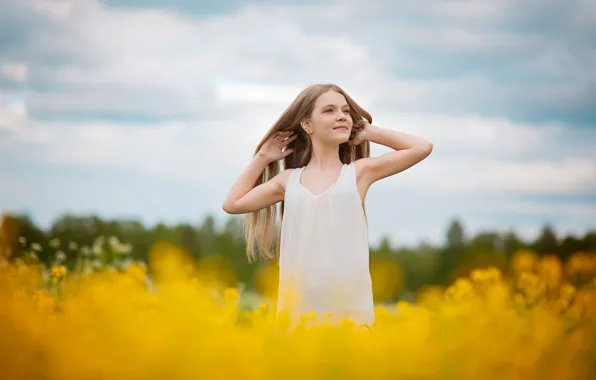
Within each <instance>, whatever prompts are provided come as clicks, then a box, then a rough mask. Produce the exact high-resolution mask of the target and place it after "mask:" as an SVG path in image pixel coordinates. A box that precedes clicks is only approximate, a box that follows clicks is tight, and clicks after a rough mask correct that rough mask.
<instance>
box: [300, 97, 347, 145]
mask: <svg viewBox="0 0 596 380" xmlns="http://www.w3.org/2000/svg"><path fill="white" fill-rule="evenodd" d="M302 126H303V128H304V129H305V130H306V132H308V133H310V136H311V138H313V139H318V140H319V141H322V142H325V143H330V144H331V143H333V144H342V143H345V142H346V141H348V139H349V138H350V133H351V131H352V117H351V116H350V107H349V106H348V103H347V102H346V98H344V96H343V95H342V94H340V93H339V92H336V91H333V90H330V91H328V92H326V93H324V94H323V95H321V96H319V98H318V99H317V101H316V102H315V107H314V109H313V112H312V115H311V118H310V120H308V121H306V122H303V123H302Z"/></svg>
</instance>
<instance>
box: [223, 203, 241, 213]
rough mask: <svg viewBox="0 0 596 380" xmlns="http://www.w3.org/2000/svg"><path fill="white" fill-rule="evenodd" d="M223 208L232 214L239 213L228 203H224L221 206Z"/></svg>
mask: <svg viewBox="0 0 596 380" xmlns="http://www.w3.org/2000/svg"><path fill="white" fill-rule="evenodd" d="M221 209H222V210H224V211H225V212H226V213H227V214H231V215H234V214H237V212H235V210H234V207H233V206H232V205H230V204H227V203H224V204H223V205H222V206H221Z"/></svg>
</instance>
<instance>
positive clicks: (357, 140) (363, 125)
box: [348, 118, 370, 145]
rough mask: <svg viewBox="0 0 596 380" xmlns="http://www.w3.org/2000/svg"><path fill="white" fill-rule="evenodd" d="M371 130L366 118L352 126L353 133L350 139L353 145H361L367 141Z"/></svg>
mask: <svg viewBox="0 0 596 380" xmlns="http://www.w3.org/2000/svg"><path fill="white" fill-rule="evenodd" d="M369 130H370V123H369V122H368V120H366V119H365V118H362V119H360V120H359V121H358V122H356V123H354V125H353V126H352V133H351V134H350V139H349V140H348V141H349V143H350V144H351V145H359V144H362V143H363V142H365V141H367V136H366V135H367V133H368V131H369Z"/></svg>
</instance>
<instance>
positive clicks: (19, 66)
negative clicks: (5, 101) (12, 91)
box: [0, 62, 28, 83]
mask: <svg viewBox="0 0 596 380" xmlns="http://www.w3.org/2000/svg"><path fill="white" fill-rule="evenodd" d="M27 69H28V67H27V64H26V63H23V62H5V63H0V79H3V78H4V79H8V80H9V81H14V82H24V81H26V80H27V76H28V75H27V74H28V70H27ZM0 83H1V82H0Z"/></svg>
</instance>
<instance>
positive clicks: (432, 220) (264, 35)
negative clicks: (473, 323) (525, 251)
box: [0, 0, 596, 245]
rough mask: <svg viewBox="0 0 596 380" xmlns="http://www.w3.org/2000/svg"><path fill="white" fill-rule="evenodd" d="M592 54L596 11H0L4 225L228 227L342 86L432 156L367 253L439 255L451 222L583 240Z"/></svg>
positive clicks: (383, 207) (543, 7) (386, 1)
mask: <svg viewBox="0 0 596 380" xmlns="http://www.w3.org/2000/svg"><path fill="white" fill-rule="evenodd" d="M365 4H366V5H365ZM594 35H596V3H595V2H593V1H589V0H567V1H565V0H525V1H513V0H474V1H464V0H444V1H428V0H420V1H418V2H415V4H414V2H410V1H395V0H391V1H390V0H369V1H368V2H367V3H364V2H362V1H361V0H358V1H357V0H342V1H314V0H312V1H302V0H301V1H290V0H279V1H274V0H269V1H265V0H261V1H241V0H234V1H216V0H209V1H196V0H168V1H165V0H164V1H158V0H105V1H99V0H20V1H14V0H0V212H23V213H28V214H29V215H30V216H31V217H32V219H33V220H34V221H35V222H36V223H37V224H38V225H39V226H41V227H42V228H47V227H48V226H50V225H51V223H52V222H53V221H54V220H55V219H56V218H58V217H59V216H61V215H63V214H64V213H71V214H75V215H88V214H97V215H99V216H101V217H105V218H126V219H130V218H137V219H139V220H140V221H142V222H143V223H145V224H146V225H147V226H151V225H154V224H155V223H158V222H162V223H167V224H174V223H191V224H193V225H198V224H200V223H201V222H202V220H203V219H204V218H205V217H206V216H207V215H209V214H210V215H213V216H214V217H215V218H216V220H217V221H218V223H219V224H220V225H222V224H223V223H224V221H225V220H226V218H227V217H228V215H227V214H225V213H224V212H223V210H222V209H221V205H222V202H223V200H224V198H225V196H226V193H227V191H228V190H229V188H230V187H231V186H232V184H233V183H234V181H235V180H236V178H237V177H238V176H239V174H240V173H241V172H242V171H243V170H244V168H245V167H246V166H247V165H248V164H249V162H250V160H251V159H252V155H253V153H254V149H255V148H256V146H257V144H258V143H259V141H260V140H261V139H262V137H263V136H264V135H265V133H266V132H267V131H268V130H269V128H270V127H271V126H272V125H273V124H274V122H275V121H276V120H277V118H278V117H279V116H280V115H281V113H282V112H283V111H284V109H285V108H286V107H287V106H288V105H289V103H290V102H291V101H292V100H293V99H294V98H295V97H296V96H297V95H298V93H299V92H300V91H301V90H302V89H304V88H305V87H307V86H309V85H311V84H313V83H335V84H338V85H339V86H341V87H342V88H343V89H344V90H346V91H347V92H348V94H350V96H351V97H352V98H354V99H355V100H356V101H357V102H358V103H359V104H360V105H361V106H363V107H364V108H365V109H366V110H367V111H369V112H370V113H371V114H372V116H373V125H376V126H378V127H382V128H389V129H395V130H399V131H403V132H406V133H411V134H415V135H419V136H422V137H424V138H426V139H428V140H430V141H431V142H433V144H434V149H433V153H432V154H431V156H429V157H428V158H427V159H426V160H424V161H423V162H421V163H419V164H418V165H416V166H414V167H413V168H411V169H409V170H407V171H404V172H402V173H399V174H397V175H395V176H392V177H389V178H386V179H383V180H381V181H379V182H377V183H375V184H373V185H372V187H371V188H370V190H369V192H368V194H367V198H366V208H367V213H368V219H369V236H370V240H371V243H373V242H376V241H378V240H379V239H380V238H381V237H382V236H388V237H389V238H390V240H391V241H392V242H393V243H394V244H395V245H414V244H418V243H419V242H421V241H425V242H428V243H436V244H440V243H442V242H443V241H444V237H445V230H446V228H447V226H448V224H449V222H450V221H451V220H453V218H459V219H460V220H461V221H462V223H463V225H464V228H465V231H466V233H467V234H469V235H470V236H471V235H472V234H475V233H477V232H480V231H486V230H495V231H507V230H509V229H515V230H516V231H517V232H518V233H519V234H520V236H521V237H523V238H526V239H533V238H535V236H536V234H537V233H538V232H539V230H540V229H541V228H542V226H543V225H545V224H549V225H551V226H552V227H554V228H555V230H556V232H557V234H558V235H559V236H563V235H565V234H579V235H581V234H583V233H585V232H586V231H587V230H589V229H594V228H596V39H594V38H593V36H594ZM389 151H390V148H387V147H384V146H381V145H378V144H373V145H372V150H371V155H372V156H378V155H381V154H384V153H387V152H389Z"/></svg>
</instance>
